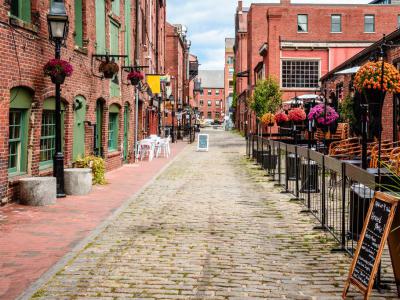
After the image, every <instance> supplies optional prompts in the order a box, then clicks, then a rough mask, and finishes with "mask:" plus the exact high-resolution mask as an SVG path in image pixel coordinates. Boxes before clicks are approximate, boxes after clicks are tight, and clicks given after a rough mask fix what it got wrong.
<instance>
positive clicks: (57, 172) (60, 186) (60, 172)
mask: <svg viewBox="0 0 400 300" xmlns="http://www.w3.org/2000/svg"><path fill="white" fill-rule="evenodd" d="M55 46H56V47H55V58H56V59H60V57H61V41H57V42H56V43H55ZM55 117H56V120H55V121H56V149H55V153H54V160H53V175H54V177H56V180H57V197H58V198H62V197H65V193H64V154H63V152H62V141H61V134H62V133H61V85H60V84H59V83H56V111H55Z"/></svg>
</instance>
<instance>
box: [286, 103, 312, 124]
mask: <svg viewBox="0 0 400 300" xmlns="http://www.w3.org/2000/svg"><path fill="white" fill-rule="evenodd" d="M288 118H289V121H292V122H293V123H301V122H303V121H304V120H305V119H306V118H307V115H306V113H305V111H304V110H303V109H301V108H299V107H297V108H293V109H292V110H289V113H288Z"/></svg>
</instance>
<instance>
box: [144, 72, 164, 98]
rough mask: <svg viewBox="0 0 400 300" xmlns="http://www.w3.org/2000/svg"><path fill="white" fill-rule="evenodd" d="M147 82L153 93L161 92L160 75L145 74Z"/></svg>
mask: <svg viewBox="0 0 400 300" xmlns="http://www.w3.org/2000/svg"><path fill="white" fill-rule="evenodd" d="M146 80H147V84H148V85H149V87H150V89H151V91H152V92H153V94H160V93H161V76H160V75H146Z"/></svg>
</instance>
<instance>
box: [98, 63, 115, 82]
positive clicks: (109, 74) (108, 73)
mask: <svg viewBox="0 0 400 300" xmlns="http://www.w3.org/2000/svg"><path fill="white" fill-rule="evenodd" d="M99 71H100V72H101V73H103V75H104V78H106V79H112V78H113V77H114V75H115V74H117V73H118V71H119V66H118V64H117V63H115V62H113V61H109V62H105V61H104V62H102V63H101V64H100V66H99Z"/></svg>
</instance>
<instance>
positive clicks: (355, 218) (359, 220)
mask: <svg viewBox="0 0 400 300" xmlns="http://www.w3.org/2000/svg"><path fill="white" fill-rule="evenodd" d="M374 195H375V192H374V191H373V190H371V189H370V188H369V187H367V186H365V185H363V184H361V183H355V184H353V185H352V186H351V188H350V228H349V230H350V231H349V236H350V238H351V239H352V240H354V241H358V239H359V237H360V234H361V232H362V229H363V226H364V221H365V218H366V217H367V213H368V209H369V205H370V203H371V200H372V199H373V198H374Z"/></svg>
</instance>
